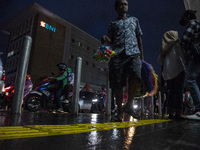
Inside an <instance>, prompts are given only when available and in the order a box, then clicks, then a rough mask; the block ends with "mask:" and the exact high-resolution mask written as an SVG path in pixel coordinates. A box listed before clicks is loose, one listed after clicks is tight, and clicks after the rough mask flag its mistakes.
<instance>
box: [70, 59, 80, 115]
mask: <svg viewBox="0 0 200 150" xmlns="http://www.w3.org/2000/svg"><path fill="white" fill-rule="evenodd" d="M81 68H82V58H81V57H77V59H76V70H75V84H74V96H73V105H72V106H73V109H72V114H74V115H77V114H78V103H79V89H80V81H81Z"/></svg>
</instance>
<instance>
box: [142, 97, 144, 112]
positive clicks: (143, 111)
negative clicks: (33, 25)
mask: <svg viewBox="0 0 200 150" xmlns="http://www.w3.org/2000/svg"><path fill="white" fill-rule="evenodd" d="M141 115H144V97H142V100H141Z"/></svg>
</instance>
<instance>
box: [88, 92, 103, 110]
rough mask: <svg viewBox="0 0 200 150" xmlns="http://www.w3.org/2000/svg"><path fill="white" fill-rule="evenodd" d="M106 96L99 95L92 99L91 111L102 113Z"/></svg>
mask: <svg viewBox="0 0 200 150" xmlns="http://www.w3.org/2000/svg"><path fill="white" fill-rule="evenodd" d="M104 99H105V96H102V95H98V96H97V97H96V98H94V99H92V106H91V109H90V112H91V113H101V112H103V110H104V103H103V102H104V101H105V100H104Z"/></svg>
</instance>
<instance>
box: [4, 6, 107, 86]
mask: <svg viewBox="0 0 200 150" xmlns="http://www.w3.org/2000/svg"><path fill="white" fill-rule="evenodd" d="M4 29H5V30H6V31H7V32H9V33H10V38H9V43H8V48H7V58H6V64H5V69H6V84H14V82H15V79H16V74H17V68H18V65H19V61H20V56H21V51H22V49H23V44H24V36H25V35H29V36H31V37H32V47H31V55H30V59H29V67H28V74H30V75H31V77H32V81H33V83H35V84H36V83H38V82H39V81H40V80H41V79H42V78H45V77H48V76H51V73H52V72H53V73H54V74H57V73H58V69H57V67H56V64H57V63H60V62H64V63H66V64H67V65H68V66H69V67H71V68H72V70H73V71H75V64H76V58H77V57H81V58H82V72H81V73H82V74H81V84H82V85H84V84H85V83H87V82H88V83H90V84H91V87H93V88H94V89H98V88H99V87H100V86H101V85H103V84H104V85H105V84H106V72H107V69H108V64H107V63H106V62H103V63H99V62H97V61H96V60H95V59H93V55H94V53H95V52H96V50H97V48H98V47H99V46H100V45H101V43H100V41H99V40H97V39H95V38H94V37H92V36H91V35H89V34H87V33H85V32H84V31H82V30H80V29H79V28H77V27H75V26H74V25H72V24H70V23H69V22H67V21H66V20H64V19H62V18H60V17H59V16H57V15H55V14H53V13H51V12H50V11H48V10H47V9H45V8H43V7H42V6H40V5H38V4H36V3H33V4H32V5H31V6H29V7H27V8H26V9H24V10H23V11H22V12H21V13H19V14H18V15H17V16H15V18H14V19H12V20H11V21H10V22H9V23H8V24H7V25H6V26H5V28H4Z"/></svg>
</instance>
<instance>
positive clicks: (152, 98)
mask: <svg viewBox="0 0 200 150" xmlns="http://www.w3.org/2000/svg"><path fill="white" fill-rule="evenodd" d="M151 115H154V97H153V96H151Z"/></svg>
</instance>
